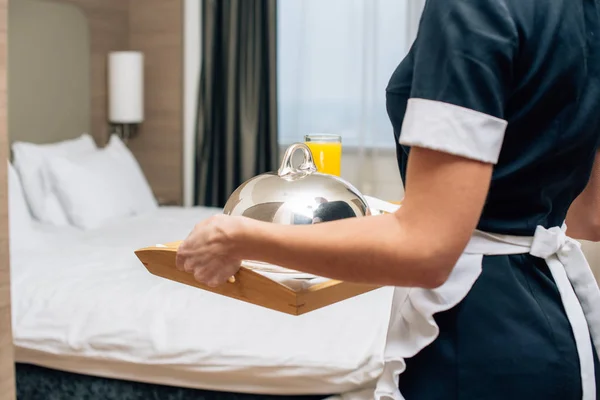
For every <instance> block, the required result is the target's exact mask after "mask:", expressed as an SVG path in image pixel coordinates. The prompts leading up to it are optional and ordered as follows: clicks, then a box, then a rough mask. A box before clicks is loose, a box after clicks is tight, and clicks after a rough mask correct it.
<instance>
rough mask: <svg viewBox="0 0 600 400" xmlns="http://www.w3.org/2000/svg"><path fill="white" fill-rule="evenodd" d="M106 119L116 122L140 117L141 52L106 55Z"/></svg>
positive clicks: (141, 115) (142, 73)
mask: <svg viewBox="0 0 600 400" xmlns="http://www.w3.org/2000/svg"><path fill="white" fill-rule="evenodd" d="M108 96H109V98H108V104H109V105H108V119H109V121H110V122H113V123H117V124H136V123H140V122H142V121H143V120H144V55H143V54H142V53H140V52H137V51H117V52H113V53H110V54H109V55H108Z"/></svg>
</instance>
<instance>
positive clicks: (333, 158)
mask: <svg viewBox="0 0 600 400" xmlns="http://www.w3.org/2000/svg"><path fill="white" fill-rule="evenodd" d="M304 142H305V144H306V145H307V146H308V147H309V148H310V151H311V153H312V156H313V159H314V162H315V165H316V166H317V171H318V172H320V173H322V174H329V175H336V176H340V173H341V170H342V137H341V136H340V135H332V134H328V133H319V134H310V135H306V136H304Z"/></svg>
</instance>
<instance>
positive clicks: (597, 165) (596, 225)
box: [566, 151, 600, 242]
mask: <svg viewBox="0 0 600 400" xmlns="http://www.w3.org/2000/svg"><path fill="white" fill-rule="evenodd" d="M566 222H567V234H568V235H569V236H571V237H572V238H574V239H581V240H589V241H593V242H599V241H600V151H599V152H596V158H595V160H594V166H593V168H592V174H591V176H590V180H589V181H588V184H587V186H586V187H585V189H584V190H583V192H581V194H580V195H579V196H578V197H577V198H576V199H575V201H574V202H573V204H571V207H570V208H569V212H568V213H567V221H566Z"/></svg>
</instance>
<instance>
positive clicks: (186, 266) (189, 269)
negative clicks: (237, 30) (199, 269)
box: [183, 258, 195, 274]
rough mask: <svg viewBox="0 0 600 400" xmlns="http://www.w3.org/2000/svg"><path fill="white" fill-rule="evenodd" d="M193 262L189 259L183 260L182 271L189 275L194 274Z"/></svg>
mask: <svg viewBox="0 0 600 400" xmlns="http://www.w3.org/2000/svg"><path fill="white" fill-rule="evenodd" d="M194 264H195V263H194V262H193V261H192V260H190V259H189V258H188V259H187V260H185V262H184V263H183V270H184V271H185V272H187V273H188V274H191V273H193V272H194Z"/></svg>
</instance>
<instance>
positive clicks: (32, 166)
mask: <svg viewBox="0 0 600 400" xmlns="http://www.w3.org/2000/svg"><path fill="white" fill-rule="evenodd" d="M97 150H98V148H97V147H96V143H95V142H94V140H93V139H92V137H91V136H90V135H89V134H87V133H84V134H83V135H81V136H80V137H78V138H76V139H71V140H64V141H61V142H56V143H50V144H35V143H28V142H15V143H13V145H12V151H13V160H14V161H13V162H14V167H15V169H16V170H17V172H18V174H19V177H20V178H21V184H22V185H23V191H24V193H25V199H26V200H27V203H28V204H29V208H30V210H31V214H32V215H33V217H34V218H36V219H38V220H39V221H41V222H45V223H49V224H53V225H57V226H61V225H67V224H68V220H67V216H66V214H65V212H64V210H63V209H62V208H61V206H60V203H59V201H58V198H57V197H56V195H55V194H54V193H53V192H52V190H51V185H50V182H49V180H48V174H47V162H48V161H49V160H51V159H53V158H55V157H62V156H66V155H74V154H89V153H92V152H95V151H97Z"/></svg>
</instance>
